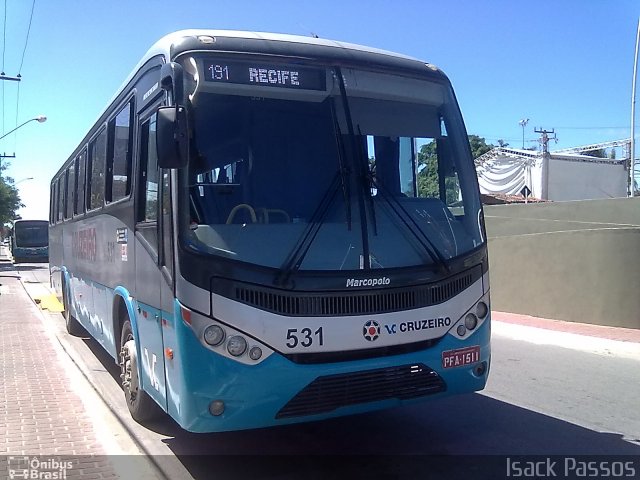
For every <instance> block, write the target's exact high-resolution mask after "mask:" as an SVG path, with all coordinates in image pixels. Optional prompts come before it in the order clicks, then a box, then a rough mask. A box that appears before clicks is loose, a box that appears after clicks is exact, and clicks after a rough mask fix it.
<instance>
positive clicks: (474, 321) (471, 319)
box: [464, 313, 478, 330]
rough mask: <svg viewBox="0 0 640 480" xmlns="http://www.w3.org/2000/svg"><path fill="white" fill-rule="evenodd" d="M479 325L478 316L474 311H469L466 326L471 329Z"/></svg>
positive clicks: (465, 321) (465, 319)
mask: <svg viewBox="0 0 640 480" xmlns="http://www.w3.org/2000/svg"><path fill="white" fill-rule="evenodd" d="M476 325H478V317H476V316H475V315H474V314H473V313H468V314H467V316H466V317H465V318H464V326H465V327H467V328H468V329H469V330H473V329H474V328H476Z"/></svg>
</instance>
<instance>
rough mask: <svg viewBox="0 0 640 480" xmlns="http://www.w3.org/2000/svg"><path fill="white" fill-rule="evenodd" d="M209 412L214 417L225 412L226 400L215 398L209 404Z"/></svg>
mask: <svg viewBox="0 0 640 480" xmlns="http://www.w3.org/2000/svg"><path fill="white" fill-rule="evenodd" d="M209 413H210V414H211V415H213V416H214V417H219V416H220V415H222V414H223V413H224V402H223V401H222V400H214V401H213V402H211V403H210V404H209Z"/></svg>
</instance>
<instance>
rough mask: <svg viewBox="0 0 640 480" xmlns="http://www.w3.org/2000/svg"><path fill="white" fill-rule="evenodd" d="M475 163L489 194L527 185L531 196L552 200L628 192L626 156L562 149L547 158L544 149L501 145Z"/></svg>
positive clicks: (514, 192) (514, 191) (516, 190)
mask: <svg viewBox="0 0 640 480" xmlns="http://www.w3.org/2000/svg"><path fill="white" fill-rule="evenodd" d="M545 160H546V165H545ZM475 163H476V171H477V174H478V182H479V184H480V192H481V193H483V194H487V195H495V194H502V195H521V192H522V191H523V189H524V187H525V186H526V187H527V188H528V190H530V191H531V197H533V198H538V199H542V200H552V201H563V200H588V199H598V198H619V197H626V196H627V179H628V171H627V168H626V165H627V161H626V160H624V159H622V160H615V159H608V158H599V157H591V156H589V155H581V154H579V153H559V152H558V153H554V152H550V153H548V154H547V158H546V159H545V156H544V155H543V154H542V152H535V151H530V150H518V149H512V148H503V147H498V148H494V149H493V150H491V151H489V152H487V153H485V154H484V155H482V156H480V157H478V158H477V159H476V160H475ZM545 167H546V168H545ZM545 170H546V172H545ZM545 178H546V182H545Z"/></svg>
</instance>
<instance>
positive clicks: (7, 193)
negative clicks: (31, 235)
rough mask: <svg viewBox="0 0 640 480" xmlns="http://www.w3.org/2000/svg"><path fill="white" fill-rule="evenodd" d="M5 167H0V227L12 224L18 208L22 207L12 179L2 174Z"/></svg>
mask: <svg viewBox="0 0 640 480" xmlns="http://www.w3.org/2000/svg"><path fill="white" fill-rule="evenodd" d="M6 168H7V165H0V225H4V224H5V223H9V222H13V220H15V218H16V216H17V213H16V212H17V211H18V209H19V208H21V207H24V205H23V204H22V202H21V201H20V196H19V195H18V189H17V188H16V187H15V185H14V183H13V178H11V177H4V176H3V175H2V173H3V172H4V170H6Z"/></svg>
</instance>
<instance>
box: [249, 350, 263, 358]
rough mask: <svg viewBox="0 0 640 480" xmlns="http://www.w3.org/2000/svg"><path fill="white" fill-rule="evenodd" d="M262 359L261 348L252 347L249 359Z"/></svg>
mask: <svg viewBox="0 0 640 480" xmlns="http://www.w3.org/2000/svg"><path fill="white" fill-rule="evenodd" d="M260 357H262V349H261V348H260V347H251V350H249V358H250V359H251V360H260Z"/></svg>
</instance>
